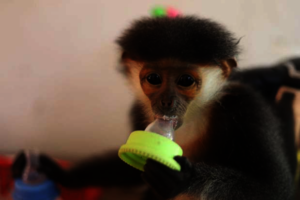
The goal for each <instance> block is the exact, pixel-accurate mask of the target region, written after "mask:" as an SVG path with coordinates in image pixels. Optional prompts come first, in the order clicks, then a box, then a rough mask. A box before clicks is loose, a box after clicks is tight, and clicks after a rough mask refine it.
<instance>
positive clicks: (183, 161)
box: [174, 156, 192, 171]
mask: <svg viewBox="0 0 300 200" xmlns="http://www.w3.org/2000/svg"><path fill="white" fill-rule="evenodd" d="M174 160H175V161H176V162H178V164H179V165H180V166H181V171H188V170H191V169H192V163H191V162H190V161H189V160H188V159H187V157H184V156H175V157H174Z"/></svg>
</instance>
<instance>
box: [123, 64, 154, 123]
mask: <svg viewBox="0 0 300 200" xmlns="http://www.w3.org/2000/svg"><path fill="white" fill-rule="evenodd" d="M125 65H126V66H127V67H128V68H130V74H129V81H130V85H131V86H132V89H133V92H134V94H135V96H136V99H137V100H139V101H140V102H141V103H142V105H143V107H144V111H145V113H147V114H149V116H147V118H148V120H149V122H151V121H153V120H154V119H153V116H152V115H150V113H152V107H151V102H150V100H149V98H148V97H147V96H146V95H145V93H144V91H143V89H142V86H141V82H140V72H141V70H142V68H143V63H139V62H135V61H132V60H130V61H127V62H126V63H125Z"/></svg>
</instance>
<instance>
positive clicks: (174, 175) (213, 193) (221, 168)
mask: <svg viewBox="0 0 300 200" xmlns="http://www.w3.org/2000/svg"><path fill="white" fill-rule="evenodd" d="M212 114H213V115H212V118H211V119H210V126H209V127H208V130H207V133H206V134H209V139H208V140H207V145H208V148H207V151H206V155H204V156H202V157H201V158H200V159H199V160H198V161H197V162H195V163H193V164H192V165H190V164H189V163H188V160H187V159H185V158H184V157H182V158H181V161H179V164H180V165H181V166H183V170H182V171H180V172H177V171H173V170H169V169H167V168H166V167H164V166H162V165H160V164H159V163H157V162H154V161H153V162H152V161H151V162H149V163H147V165H146V168H145V174H144V175H143V176H144V177H145V179H146V181H147V182H148V183H149V184H150V185H151V186H152V187H153V188H154V189H155V191H157V193H159V194H160V195H161V196H163V197H165V198H171V197H174V196H177V195H188V196H193V197H195V198H200V197H201V198H204V199H207V200H219V199H222V200H240V199H246V200H248V199H249V200H250V199H291V198H292V193H293V176H292V174H293V172H291V171H290V170H289V169H290V168H289V166H288V163H287V160H286V158H285V156H284V152H283V151H284V150H283V148H282V144H281V142H280V140H281V139H280V135H279V131H280V128H279V126H278V122H277V120H276V119H274V116H273V114H272V113H271V111H270V110H269V108H268V107H267V106H266V105H265V104H264V102H263V101H262V100H261V99H260V98H259V96H257V95H255V93H254V92H252V90H250V89H248V88H244V87H237V88H230V89H229V90H227V91H226V95H224V97H223V98H221V99H220V100H219V101H217V102H215V105H214V109H213V111H212ZM199 149H200V148H199ZM176 160H177V159H176ZM182 160H183V161H182ZM166 186H167V187H166Z"/></svg>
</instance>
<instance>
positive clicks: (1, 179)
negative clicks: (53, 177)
mask: <svg viewBox="0 0 300 200" xmlns="http://www.w3.org/2000/svg"><path fill="white" fill-rule="evenodd" d="M12 162H13V161H12V157H8V156H1V155H0V199H3V198H4V199H9V197H10V195H11V191H12V189H13V185H14V181H13V179H12V176H11V169H10V168H11V165H12ZM58 163H60V165H61V166H62V167H64V168H67V167H69V166H70V163H69V162H67V161H62V160H59V161H58ZM59 188H60V191H61V195H60V196H61V198H62V199H63V200H100V199H101V196H102V190H101V188H84V189H77V190H70V189H66V188H64V187H61V186H60V187H59Z"/></svg>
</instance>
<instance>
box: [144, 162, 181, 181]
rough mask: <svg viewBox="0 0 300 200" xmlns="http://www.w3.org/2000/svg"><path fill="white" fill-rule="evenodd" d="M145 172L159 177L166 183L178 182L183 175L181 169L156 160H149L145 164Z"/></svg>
mask: <svg viewBox="0 0 300 200" xmlns="http://www.w3.org/2000/svg"><path fill="white" fill-rule="evenodd" d="M144 169H145V172H146V173H149V174H152V175H153V176H155V177H158V178H159V179H160V180H161V181H163V182H164V184H171V185H173V184H177V183H178V181H181V180H182V178H181V175H180V172H179V171H176V170H173V169H171V168H169V167H167V166H165V165H163V164H161V163H159V162H156V161H154V160H150V159H149V160H147V163H146V165H145V168H144Z"/></svg>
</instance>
